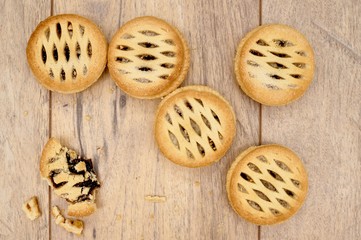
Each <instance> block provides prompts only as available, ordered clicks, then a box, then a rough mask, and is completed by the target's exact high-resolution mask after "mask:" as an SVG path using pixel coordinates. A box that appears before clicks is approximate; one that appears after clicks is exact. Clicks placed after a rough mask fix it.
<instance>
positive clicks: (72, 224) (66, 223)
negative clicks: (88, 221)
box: [51, 206, 84, 235]
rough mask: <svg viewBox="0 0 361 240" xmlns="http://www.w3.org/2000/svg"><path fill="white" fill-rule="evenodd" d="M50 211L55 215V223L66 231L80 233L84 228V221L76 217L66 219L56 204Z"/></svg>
mask: <svg viewBox="0 0 361 240" xmlns="http://www.w3.org/2000/svg"><path fill="white" fill-rule="evenodd" d="M51 213H52V215H53V216H54V217H55V223H56V224H57V225H59V226H61V227H62V228H64V229H65V230H66V231H68V232H71V233H74V234H77V235H81V233H82V232H83V229H84V223H83V221H81V220H78V219H66V218H65V217H64V216H63V215H62V214H61V211H60V209H59V208H58V207H57V206H53V207H52V208H51Z"/></svg>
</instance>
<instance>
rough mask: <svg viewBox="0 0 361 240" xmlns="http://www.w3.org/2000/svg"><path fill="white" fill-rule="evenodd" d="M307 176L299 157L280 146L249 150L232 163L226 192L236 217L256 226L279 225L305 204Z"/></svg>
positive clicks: (266, 146)
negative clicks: (238, 216)
mask: <svg viewBox="0 0 361 240" xmlns="http://www.w3.org/2000/svg"><path fill="white" fill-rule="evenodd" d="M307 191H308V180H307V173H306V170H305V168H304V167H303V164H302V162H301V160H300V158H299V157H298V156H297V155H296V154H295V153H294V152H292V151H291V150H290V149H288V148H286V147H283V146H280V145H263V146H259V147H251V148H249V149H247V150H246V151H244V152H243V153H241V154H240V155H239V156H238V157H237V158H236V160H235V161H234V162H233V164H232V166H231V168H230V169H229V171H228V174H227V193H228V199H229V201H230V204H231V206H232V207H233V209H234V210H235V211H236V213H237V214H238V215H240V216H241V217H243V218H245V219H246V220H248V221H250V222H252V223H255V224H258V225H269V224H275V223H280V222H283V221H285V220H287V219H288V218H290V217H291V216H293V215H294V214H295V213H296V212H297V211H298V210H299V209H300V208H301V206H302V204H303V202H304V201H305V198H306V195H307Z"/></svg>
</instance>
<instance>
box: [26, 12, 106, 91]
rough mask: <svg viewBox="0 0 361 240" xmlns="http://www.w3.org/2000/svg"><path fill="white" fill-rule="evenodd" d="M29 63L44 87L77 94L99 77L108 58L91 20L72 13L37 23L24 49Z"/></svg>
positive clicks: (104, 41)
mask: <svg viewBox="0 0 361 240" xmlns="http://www.w3.org/2000/svg"><path fill="white" fill-rule="evenodd" d="M26 55H27V60H28V64H29V66H30V68H31V70H32V72H33V74H34V75H35V77H36V79H37V80H38V81H39V83H40V84H42V85H43V86H44V87H46V88H47V89H49V90H51V91H56V92H60V93H76V92H80V91H83V90H84V89H86V88H88V87H89V86H90V85H92V84H93V83H94V82H96V81H97V80H98V78H99V77H100V75H101V74H102V72H103V70H104V68H105V66H106V61H107V56H106V55H107V41H106V39H105V37H104V35H103V33H102V32H101V30H100V29H99V28H98V27H97V26H96V25H95V24H94V23H93V22H91V21H90V20H88V19H86V18H84V17H81V16H78V15H74V14H62V15H57V16H52V17H49V18H47V19H45V20H44V21H42V22H40V23H39V25H38V26H37V27H36V29H35V30H34V32H33V33H32V34H31V37H30V39H29V41H28V46H27V48H26Z"/></svg>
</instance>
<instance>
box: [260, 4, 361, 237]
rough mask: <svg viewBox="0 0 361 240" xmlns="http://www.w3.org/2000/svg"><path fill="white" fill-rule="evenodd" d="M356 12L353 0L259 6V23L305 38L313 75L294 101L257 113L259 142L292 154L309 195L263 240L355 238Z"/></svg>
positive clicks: (359, 88) (358, 233)
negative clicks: (288, 29)
mask: <svg viewBox="0 0 361 240" xmlns="http://www.w3.org/2000/svg"><path fill="white" fill-rule="evenodd" d="M360 12H361V5H360V2H358V1H351V0H348V1H342V2H341V1H327V2H322V1H296V0H295V1H287V3H286V2H285V1H280V0H263V12H262V19H263V23H272V22H280V23H285V24H289V25H291V26H294V27H295V28H297V29H299V30H300V31H301V32H303V33H304V34H305V35H306V37H307V38H308V39H309V40H310V42H311V45H312V46H313V48H314V50H315V55H316V69H317V71H316V75H315V79H314V82H313V83H312V85H311V87H310V89H309V91H308V92H307V93H306V94H305V96H304V97H303V98H301V99H300V100H299V101H297V102H295V103H293V104H291V105H289V106H286V107H279V108H270V107H263V115H262V136H263V142H264V143H270V142H276V143H280V144H284V145H286V146H289V147H290V148H292V149H294V150H295V151H296V152H297V153H298V154H299V156H300V157H301V158H302V159H303V161H304V163H305V165H306V168H307V169H308V174H309V185H310V188H309V195H308V199H307V200H306V203H305V205H304V206H303V208H302V209H301V211H300V212H299V214H298V215H296V216H295V217H294V218H292V219H291V220H290V221H288V222H285V223H284V224H282V225H279V226H275V227H262V229H261V239H303V240H304V239H360V238H361V224H360V220H361V211H360V199H361V190H360V185H361V142H360V139H361V125H360V123H361V84H360V80H361V79H360V75H361V70H360V63H361V44H360V41H359V39H360V38H361V31H360V27H359V26H360V24H361V19H360V18H359V17H358V16H359V14H360Z"/></svg>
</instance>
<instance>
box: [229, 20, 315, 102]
mask: <svg viewBox="0 0 361 240" xmlns="http://www.w3.org/2000/svg"><path fill="white" fill-rule="evenodd" d="M314 68H315V63H314V54H313V50H312V47H311V46H310V44H309V43H308V41H307V39H306V38H305V37H304V36H303V35H302V34H301V33H300V32H298V31H297V30H295V29H293V28H291V27H289V26H286V25H281V24H271V25H263V26H260V27H257V28H255V29H254V30H252V31H251V32H249V33H248V34H247V35H246V37H245V38H243V39H242V41H241V42H240V44H239V46H238V49H237V53H236V57H235V73H236V77H237V81H238V84H239V85H240V86H241V88H242V90H243V91H244V92H245V93H246V94H247V95H248V96H249V97H251V98H252V99H253V100H255V101H257V102H259V103H262V104H264V105H269V106H279V105H285V104H288V103H290V102H292V101H295V100H296V99H298V98H300V97H301V96H302V95H303V94H304V93H305V91H306V90H307V88H308V87H309V85H310V84H311V82H312V79H313V75H314Z"/></svg>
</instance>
